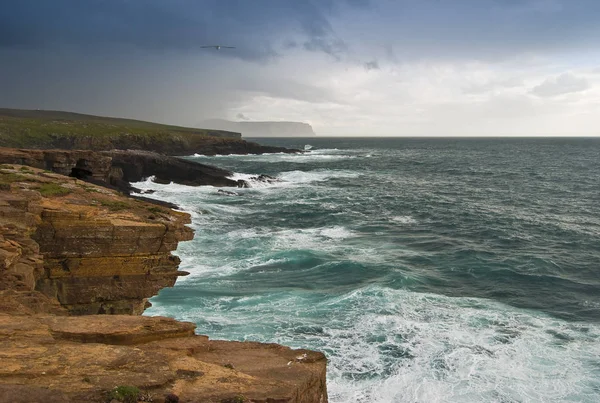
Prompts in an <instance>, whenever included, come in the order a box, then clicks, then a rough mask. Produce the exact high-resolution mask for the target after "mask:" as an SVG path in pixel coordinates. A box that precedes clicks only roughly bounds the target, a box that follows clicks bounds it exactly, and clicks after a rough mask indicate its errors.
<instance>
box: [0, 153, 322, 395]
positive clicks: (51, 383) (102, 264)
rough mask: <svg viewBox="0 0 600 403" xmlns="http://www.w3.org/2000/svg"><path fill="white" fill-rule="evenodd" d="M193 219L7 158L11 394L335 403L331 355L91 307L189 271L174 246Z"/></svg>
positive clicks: (138, 301)
mask: <svg viewBox="0 0 600 403" xmlns="http://www.w3.org/2000/svg"><path fill="white" fill-rule="evenodd" d="M36 161H37V160H36ZM71 163H72V161H71V162H69V164H71ZM69 164H67V166H65V169H67V170H68V167H69V166H70V165H69ZM188 222H189V216H188V215H187V214H184V213H178V212H175V211H172V210H170V209H167V208H164V207H160V206H156V205H152V204H148V203H145V202H143V201H140V200H135V199H131V198H126V197H124V196H122V195H119V194H118V193H116V192H115V191H113V190H110V189H107V188H104V187H99V186H95V185H93V184H90V183H87V182H83V181H81V180H78V179H77V178H68V177H65V176H62V175H59V174H56V173H52V172H48V171H43V170H40V169H36V168H31V167H27V166H22V165H14V164H4V165H0V359H1V360H2V362H3V365H2V366H1V368H0V401H3V402H4V401H7V402H8V401H10V402H28V403H29V402H45V403H47V402H61V403H62V402H109V401H115V400H116V401H131V402H137V401H154V402H163V401H164V402H174V401H179V402H182V403H183V402H265V403H266V402H291V403H294V402H305V403H311V402H326V401H327V392H326V384H325V370H326V359H325V357H324V356H323V355H322V354H321V353H316V352H311V351H307V350H292V349H289V348H286V347H282V346H279V345H275V344H260V343H236V342H224V341H210V340H208V338H207V337H205V336H196V335H195V334H194V330H195V326H194V325H193V324H191V323H185V322H177V321H175V320H173V319H169V318H161V317H153V318H151V317H141V316H122V315H90V316H80V315H83V314H97V313H104V314H122V313H127V314H139V313H141V312H142V311H143V309H144V306H145V304H146V300H147V298H149V297H150V296H152V295H154V294H156V293H157V292H158V291H159V289H160V288H162V287H168V286H172V285H173V284H174V283H175V280H176V278H177V276H179V275H183V274H185V273H182V272H180V271H178V264H179V260H178V259H177V257H175V256H173V255H172V254H171V251H173V250H174V249H175V248H176V246H177V243H178V242H180V241H184V240H188V239H191V237H192V231H191V230H190V229H189V228H187V227H186V226H185V224H186V223H188ZM116 387H117V389H115V388H116ZM123 391H128V393H130V392H131V393H133V394H135V397H132V398H131V399H130V400H126V398H125V397H123V394H122V393H121V392H123ZM123 393H125V392H123ZM177 399H178V400H177Z"/></svg>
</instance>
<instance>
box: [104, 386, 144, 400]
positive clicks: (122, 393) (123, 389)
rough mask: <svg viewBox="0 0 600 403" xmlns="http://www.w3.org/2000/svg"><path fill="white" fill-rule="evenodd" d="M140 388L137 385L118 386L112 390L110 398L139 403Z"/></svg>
mask: <svg viewBox="0 0 600 403" xmlns="http://www.w3.org/2000/svg"><path fill="white" fill-rule="evenodd" d="M140 393H141V392H140V390H139V389H138V388H136V387H135V386H117V387H115V388H114V389H113V390H111V391H110V394H109V395H108V400H109V401H111V400H113V399H114V400H117V401H119V402H124V403H137V401H138V397H139V396H140Z"/></svg>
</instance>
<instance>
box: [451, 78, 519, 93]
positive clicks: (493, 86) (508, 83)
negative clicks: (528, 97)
mask: <svg viewBox="0 0 600 403" xmlns="http://www.w3.org/2000/svg"><path fill="white" fill-rule="evenodd" d="M522 85H523V80H521V79H519V78H517V77H509V78H506V79H502V80H490V81H488V82H486V83H483V84H471V85H468V86H466V87H464V88H463V93H465V94H472V95H476V94H485V93H487V92H491V91H494V90H497V89H505V88H516V87H520V86H522Z"/></svg>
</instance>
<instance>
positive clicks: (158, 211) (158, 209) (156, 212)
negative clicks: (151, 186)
mask: <svg viewBox="0 0 600 403" xmlns="http://www.w3.org/2000/svg"><path fill="white" fill-rule="evenodd" d="M148 211H149V212H151V213H154V214H160V213H164V212H165V210H163V209H161V208H160V207H148Z"/></svg>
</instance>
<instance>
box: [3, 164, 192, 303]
mask: <svg viewBox="0 0 600 403" xmlns="http://www.w3.org/2000/svg"><path fill="white" fill-rule="evenodd" d="M0 182H4V183H5V186H8V187H9V188H8V189H7V190H8V191H3V192H0V228H1V229H2V232H1V233H0V270H3V275H2V276H0V284H2V283H6V284H5V285H4V286H2V289H13V290H29V291H32V290H34V289H35V290H38V291H40V292H42V293H43V294H44V295H46V296H48V297H51V298H54V299H56V300H58V301H59V302H60V304H61V305H62V306H63V307H65V308H66V309H68V310H69V311H70V312H71V313H72V314H96V313H120V314H140V313H142V312H143V310H144V306H145V304H146V300H147V298H149V297H151V296H153V295H156V294H157V293H158V291H159V290H160V289H161V288H164V287H171V286H173V285H174V284H175V280H176V278H177V276H179V275H182V274H185V273H182V272H179V271H178V266H179V258H177V257H176V256H173V255H172V254H171V252H172V251H173V250H175V248H176V247H177V244H178V242H180V241H186V240H190V239H191V238H192V236H193V234H192V231H191V229H189V228H188V227H186V225H185V224H187V223H189V215H187V214H185V213H180V212H176V211H173V210H170V209H166V208H163V207H158V206H153V205H149V204H146V203H144V202H142V201H138V200H133V199H129V198H125V197H123V196H121V195H119V194H117V193H115V192H114V191H111V190H108V189H105V188H102V187H98V186H95V185H91V184H88V183H85V182H82V181H79V180H77V179H75V178H67V177H65V176H62V175H58V174H54V173H49V172H44V171H40V170H37V169H34V168H28V167H22V166H18V165H14V166H13V165H5V166H4V168H3V169H1V170H0ZM40 192H41V193H40ZM42 256H43V260H42Z"/></svg>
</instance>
